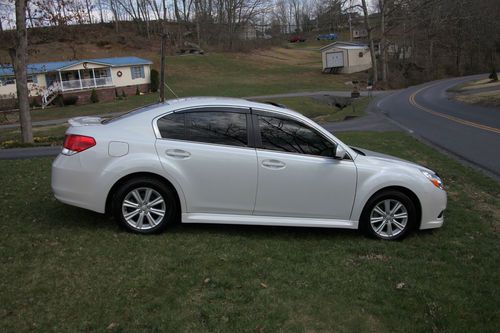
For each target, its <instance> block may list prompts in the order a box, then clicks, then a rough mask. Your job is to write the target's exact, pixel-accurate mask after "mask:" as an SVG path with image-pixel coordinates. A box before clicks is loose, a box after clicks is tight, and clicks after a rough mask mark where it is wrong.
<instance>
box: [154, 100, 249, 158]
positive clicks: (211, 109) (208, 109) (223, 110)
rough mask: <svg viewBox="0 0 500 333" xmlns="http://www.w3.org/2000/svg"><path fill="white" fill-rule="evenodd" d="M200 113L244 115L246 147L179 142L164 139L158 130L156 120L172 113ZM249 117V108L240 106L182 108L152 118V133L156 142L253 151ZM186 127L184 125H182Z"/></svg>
mask: <svg viewBox="0 0 500 333" xmlns="http://www.w3.org/2000/svg"><path fill="white" fill-rule="evenodd" d="M202 112H220V113H241V114H245V115H246V121H245V122H246V126H247V128H246V130H247V145H246V146H236V145H228V144H222V143H213V142H204V141H193V140H181V139H171V138H164V137H162V136H161V133H160V129H159V128H158V120H159V119H161V118H163V117H165V116H167V115H169V114H172V113H202ZM250 117H251V113H250V108H249V107H242V106H230V105H221V106H217V105H203V106H195V107H187V108H182V109H177V110H172V111H169V112H165V113H163V114H161V115H159V116H156V117H154V118H153V120H152V122H153V124H152V125H153V131H154V133H155V136H156V139H157V140H174V141H180V142H190V143H201V144H206V145H217V146H222V147H236V148H247V149H248V148H250V149H255V136H254V133H253V126H252V122H251V120H249V118H250ZM185 120H186V121H187V120H188V119H187V118H186V119H185ZM184 126H186V124H184Z"/></svg>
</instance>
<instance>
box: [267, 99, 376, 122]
mask: <svg viewBox="0 0 500 333" xmlns="http://www.w3.org/2000/svg"><path fill="white" fill-rule="evenodd" d="M269 101H273V102H277V103H281V104H283V105H285V106H287V107H288V108H290V109H292V110H295V111H297V112H300V113H302V114H303V115H305V116H306V117H309V118H311V119H313V120H314V121H316V122H318V123H324V122H331V121H342V120H344V119H345V118H346V117H359V116H362V115H364V110H365V109H366V107H367V106H368V103H370V98H369V97H362V98H359V99H357V100H355V101H354V102H353V103H352V104H351V105H349V106H347V107H345V108H343V109H339V108H337V107H335V106H331V105H328V104H326V103H323V102H321V101H318V100H316V99H314V98H312V97H287V98H273V99H269Z"/></svg>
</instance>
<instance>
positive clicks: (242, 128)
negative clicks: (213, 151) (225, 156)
mask: <svg viewBox="0 0 500 333" xmlns="http://www.w3.org/2000/svg"><path fill="white" fill-rule="evenodd" d="M187 117H188V118H187V119H188V120H187V130H188V137H189V140H191V141H197V142H207V143H216V144H222V145H229V146H248V133H247V116H246V114H245V113H233V112H217V111H209V112H189V113H188V114H187Z"/></svg>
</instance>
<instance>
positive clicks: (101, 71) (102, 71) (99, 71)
mask: <svg viewBox="0 0 500 333" xmlns="http://www.w3.org/2000/svg"><path fill="white" fill-rule="evenodd" d="M94 73H95V77H96V78H100V77H110V76H111V75H110V73H109V69H108V68H96V69H94Z"/></svg>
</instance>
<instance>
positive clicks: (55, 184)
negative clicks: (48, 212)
mask: <svg viewBox="0 0 500 333" xmlns="http://www.w3.org/2000/svg"><path fill="white" fill-rule="evenodd" d="M81 154H83V153H81ZM78 155H79V154H77V155H73V156H66V155H62V154H59V156H57V157H56V159H55V160H54V162H53V163H52V180H51V186H52V192H53V193H54V196H55V198H56V199H57V200H59V201H60V202H62V203H65V204H69V205H72V206H77V207H81V208H85V209H89V210H92V211H95V212H98V213H104V211H105V204H104V203H103V202H105V197H104V199H103V198H102V193H96V190H95V189H96V188H98V187H96V184H95V182H96V174H95V172H94V171H93V170H91V169H89V168H88V167H87V168H86V167H85V165H82V162H81V160H80V157H79V156H78Z"/></svg>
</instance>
